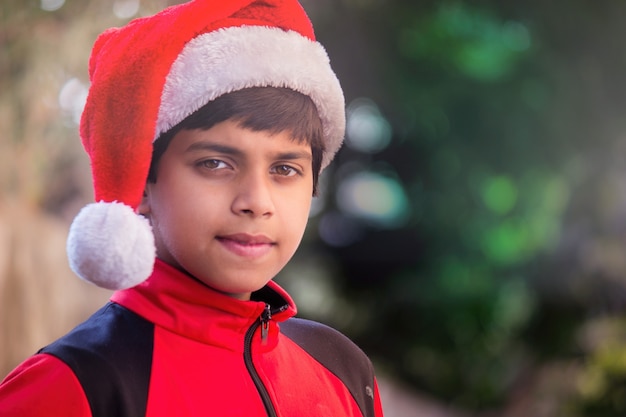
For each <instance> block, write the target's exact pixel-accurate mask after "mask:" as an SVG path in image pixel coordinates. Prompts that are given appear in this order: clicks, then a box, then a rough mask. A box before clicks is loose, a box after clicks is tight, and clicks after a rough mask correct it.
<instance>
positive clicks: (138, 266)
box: [67, 202, 156, 290]
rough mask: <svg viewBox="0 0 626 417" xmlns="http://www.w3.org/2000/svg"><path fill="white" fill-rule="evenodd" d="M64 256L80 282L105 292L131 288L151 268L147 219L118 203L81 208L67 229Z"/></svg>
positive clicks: (151, 238) (153, 251)
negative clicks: (83, 281) (94, 285)
mask: <svg viewBox="0 0 626 417" xmlns="http://www.w3.org/2000/svg"><path fill="white" fill-rule="evenodd" d="M67 254H68V257H69V261H70V267H71V268H72V270H73V271H74V272H75V273H76V274H77V275H78V276H79V277H81V278H82V279H84V280H85V281H88V282H92V283H94V284H96V285H97V286H99V287H102V288H107V289H109V290H120V289H125V288H130V287H134V286H135V285H137V284H140V283H142V282H143V281H145V280H146V279H147V278H148V277H149V276H150V274H152V270H153V268H154V259H155V256H156V249H155V246H154V235H153V234H152V228H151V227H150V224H149V222H148V220H147V219H145V218H144V217H142V216H140V215H138V214H136V213H135V212H134V210H133V209H132V208H131V207H129V206H127V205H125V204H122V203H118V202H112V203H105V202H99V203H93V204H89V205H87V206H85V207H84V208H83V209H82V210H81V211H80V212H79V213H78V215H77V216H76V218H75V219H74V221H73V222H72V225H71V226H70V231H69V236H68V238H67Z"/></svg>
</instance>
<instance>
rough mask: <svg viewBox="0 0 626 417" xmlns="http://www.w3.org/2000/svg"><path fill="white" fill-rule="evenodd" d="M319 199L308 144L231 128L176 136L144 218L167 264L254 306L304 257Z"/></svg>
mask: <svg viewBox="0 0 626 417" xmlns="http://www.w3.org/2000/svg"><path fill="white" fill-rule="evenodd" d="M312 193H313V175H312V167H311V148H310V146H309V145H308V144H306V143H297V142H294V141H292V139H291V136H290V135H289V133H288V132H282V133H279V134H276V135H270V134H269V133H267V132H254V131H251V130H248V129H244V128H241V127H239V126H238V125H237V124H236V123H235V122H232V121H225V122H222V123H219V124H217V125H215V126H213V127H212V128H211V129H209V130H182V131H181V132H179V133H178V134H176V136H174V138H173V139H172V141H171V143H170V144H169V146H168V148H167V150H166V151H165V153H164V154H163V156H162V157H161V160H160V162H159V166H158V171H157V180H156V182H155V183H148V184H147V186H146V195H145V197H144V199H143V201H142V203H141V205H140V207H139V212H140V213H142V214H144V215H146V216H147V217H148V218H149V219H150V222H151V224H152V228H153V232H154V236H155V242H156V247H157V256H158V257H159V258H160V259H162V260H163V261H165V262H167V263H169V264H171V265H173V266H174V267H177V268H179V269H181V270H184V271H186V272H188V273H189V274H191V275H193V276H194V277H196V278H197V279H199V280H201V281H202V282H204V283H205V284H206V285H208V286H210V287H212V288H214V289H216V290H218V291H220V292H223V293H226V294H228V295H231V296H233V297H236V298H239V299H249V297H250V293H251V292H252V291H256V290H258V289H259V288H261V287H262V286H264V285H265V284H266V283H267V282H268V281H269V280H270V279H272V278H273V277H274V276H275V275H276V274H277V273H278V272H279V271H280V270H281V269H282V268H283V266H285V264H286V263H287V262H288V261H289V259H290V258H291V257H292V255H293V254H294V252H295V251H296V248H297V247H298V245H299V243H300V240H301V239H302V235H303V234H304V229H305V227H306V223H307V219H308V215H309V209H310V205H311V198H312Z"/></svg>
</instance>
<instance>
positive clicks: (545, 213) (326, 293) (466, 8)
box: [0, 0, 626, 416]
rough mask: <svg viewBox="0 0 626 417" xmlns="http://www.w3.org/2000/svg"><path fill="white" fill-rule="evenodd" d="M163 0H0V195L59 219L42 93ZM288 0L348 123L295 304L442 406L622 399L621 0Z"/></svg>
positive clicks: (51, 108)
mask: <svg viewBox="0 0 626 417" xmlns="http://www.w3.org/2000/svg"><path fill="white" fill-rule="evenodd" d="M166 3H167V2H165V1H161V2H156V1H155V2H145V1H144V2H137V1H132V0H125V1H122V0H117V1H115V2H112V3H111V2H97V1H67V2H66V3H64V2H63V1H58V0H46V1H43V0H42V1H41V3H37V2H18V1H5V2H3V3H2V6H0V12H1V15H0V21H1V23H2V26H1V28H0V44H1V46H2V49H1V54H2V55H1V57H2V59H1V60H0V87H1V88H2V95H1V96H0V123H2V128H3V129H2V130H3V132H5V135H3V136H2V138H1V139H0V150H1V151H2V156H3V159H2V162H3V163H2V164H0V174H1V175H0V184H1V186H2V192H3V195H11V196H16V195H17V196H19V198H20V199H21V200H27V201H29V202H31V203H32V204H36V205H38V206H40V207H43V208H45V209H46V210H47V211H49V212H51V213H53V214H56V215H58V216H60V217H63V218H66V219H71V218H72V217H73V215H74V214H75V211H76V210H77V208H78V207H80V206H81V205H82V204H83V203H84V202H85V201H86V200H88V199H89V198H90V189H89V183H88V178H87V176H86V175H85V172H87V169H88V168H87V163H86V160H85V157H84V155H82V154H81V153H80V145H79V144H78V139H77V137H76V123H75V121H76V120H75V119H76V118H75V116H76V113H75V110H76V108H75V107H73V105H72V106H69V107H67V106H66V107H64V106H63V105H62V104H59V102H60V101H61V102H64V101H63V100H65V99H68V96H67V95H68V94H69V95H71V94H70V93H71V92H72V91H74V93H73V94H74V98H77V97H78V98H80V94H81V86H85V85H86V84H87V79H86V63H87V57H88V53H89V49H90V46H91V43H92V42H93V40H94V39H95V36H96V34H97V33H99V32H100V31H102V30H103V29H105V28H106V27H109V26H114V25H121V24H123V23H124V22H125V21H127V20H128V18H130V17H131V15H133V16H137V15H145V14H149V13H151V12H153V11H155V10H158V9H160V8H161V7H163V6H164V5H165V4H166ZM172 3H174V2H173V1H170V2H169V4H172ZM303 4H304V6H305V8H307V10H308V11H309V12H310V14H311V17H312V20H313V21H314V24H315V27H316V33H317V35H318V38H319V40H320V41H321V42H322V43H323V44H324V45H325V46H326V47H327V50H328V52H329V55H330V57H331V61H332V63H333V66H334V68H335V69H336V71H337V73H338V76H339V78H340V80H341V81H342V85H343V86H344V90H345V94H346V99H347V102H348V132H347V138H346V146H345V147H344V148H343V149H342V151H341V152H340V153H339V154H338V156H337V159H336V162H335V163H334V164H333V165H332V166H331V167H330V168H329V169H328V170H327V171H326V172H325V173H324V175H323V177H322V194H321V196H320V197H319V198H318V199H317V200H316V202H315V206H314V210H313V213H312V217H311V227H310V228H309V232H308V233H307V235H306V236H305V241H304V243H303V246H302V249H301V250H300V251H299V253H298V254H297V255H296V257H295V258H294V261H293V262H292V263H291V264H290V265H289V266H288V267H287V268H286V269H285V271H284V273H283V274H281V276H280V277H279V279H280V280H281V283H283V284H284V285H285V286H286V287H288V289H289V290H290V291H291V292H292V293H293V294H294V296H295V298H296V300H297V301H298V304H299V306H300V311H301V313H302V314H303V315H306V316H309V317H312V318H315V319H320V320H323V321H326V322H329V323H331V324H333V325H335V326H336V327H338V328H340V329H341V330H343V331H344V332H346V333H347V334H348V335H350V336H351V337H352V338H354V339H355V340H356V341H357V342H358V343H359V344H360V345H361V346H362V347H363V348H364V350H366V351H367V352H368V354H370V355H371V356H372V357H373V358H374V359H375V361H376V364H377V366H378V367H379V371H381V372H383V373H387V374H393V375H394V376H397V377H399V378H402V379H403V380H404V381H405V382H406V383H408V384H410V385H411V386H412V387H414V388H415V389H416V390H421V391H425V392H428V393H429V394H431V395H432V396H433V397H435V398H437V399H439V400H440V401H442V402H445V403H448V404H452V405H454V406H456V407H458V408H464V409H467V410H471V411H483V410H496V409H505V408H507V407H510V404H511V403H512V402H515V401H516V400H517V397H516V396H517V395H519V394H518V393H519V392H525V393H527V394H526V395H530V394H529V392H530V391H532V390H531V389H530V387H529V386H531V385H537V386H540V387H544V386H547V387H549V388H548V389H547V390H546V391H542V392H541V393H540V394H538V395H539V396H540V398H539V397H538V398H539V399H540V400H542V401H545V398H549V397H553V398H554V399H555V401H556V402H558V404H557V405H556V406H554V408H553V409H554V410H556V411H555V413H556V415H571V416H579V415H598V416H600V415H602V416H612V415H623V414H624V409H625V408H626V405H625V404H626V390H625V388H624V387H625V385H624V384H625V383H626V366H625V365H624V363H625V362H624V360H625V359H624V358H625V357H626V353H625V352H626V344H625V343H624V341H625V337H624V331H625V330H624V325H623V313H624V306H626V288H625V283H626V256H625V255H624V254H625V252H626V240H625V239H624V238H625V237H626V182H625V181H624V178H625V177H626V147H625V145H626V141H624V137H625V136H626V118H624V117H623V115H622V113H623V112H624V111H625V109H626V84H624V83H622V82H621V79H622V77H623V74H624V73H626V53H625V52H626V51H625V49H626V47H624V46H623V42H621V40H622V39H623V37H624V35H626V33H625V32H626V29H625V28H624V25H623V20H624V19H623V18H624V17H625V16H626V3H624V2H621V1H618V0H613V1H610V0H603V1H598V2H594V3H593V4H591V3H589V2H582V1H578V2H545V1H539V0H530V1H528V2H523V3H521V2H499V1H495V0H475V1H469V0H467V1H460V0H459V1H447V0H441V1H435V0H427V1H421V2H414V1H412V0H392V1H382V0H342V1H334V0H305V1H303ZM44 5H45V6H46V7H45V8H42V7H43V6H44ZM131 6H132V7H135V8H134V9H133V8H132V7H131ZM46 8H47V9H48V10H45V9H46ZM52 9H54V10H52ZM115 13H117V16H116V15H115ZM68 86H70V87H72V88H69V87H68ZM64 87H66V88H64ZM61 91H65V94H64V95H61ZM61 96H63V99H62V97H61ZM69 98H71V97H69ZM68 102H69V103H72V102H73V101H72V100H69V101H68ZM77 200H78V201H77ZM564 363H565V364H567V365H566V366H563V367H561V364H564ZM554 364H557V365H555V366H553V367H551V365H554ZM546 368H549V369H558V370H559V372H560V371H561V370H563V369H565V370H566V371H563V375H567V376H566V377H564V378H561V379H560V380H562V382H559V384H560V386H559V387H557V386H556V385H555V383H554V381H553V380H552V379H551V377H548V378H547V380H546V381H543V383H541V381H540V382H537V379H540V378H542V377H543V375H546V374H549V372H545V369H546ZM571 373H574V374H575V377H574V378H572V377H571ZM560 380H559V381H560ZM529 381H532V382H529ZM539 399H537V401H538V402H539ZM519 401H525V402H532V401H533V399H530V398H523V400H519ZM502 415H504V414H502ZM527 415H535V416H540V415H542V414H540V413H539V412H532V413H530V414H527ZM544 415H545V414H544Z"/></svg>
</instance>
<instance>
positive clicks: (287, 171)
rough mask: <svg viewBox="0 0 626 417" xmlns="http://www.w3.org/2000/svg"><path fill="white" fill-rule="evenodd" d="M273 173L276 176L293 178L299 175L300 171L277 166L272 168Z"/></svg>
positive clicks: (287, 166) (289, 167)
mask: <svg viewBox="0 0 626 417" xmlns="http://www.w3.org/2000/svg"><path fill="white" fill-rule="evenodd" d="M272 171H273V172H274V173H275V174H278V175H282V176H285V177H291V176H293V175H297V174H299V171H298V170H297V169H295V168H294V167H292V166H289V165H277V166H275V167H274V168H272Z"/></svg>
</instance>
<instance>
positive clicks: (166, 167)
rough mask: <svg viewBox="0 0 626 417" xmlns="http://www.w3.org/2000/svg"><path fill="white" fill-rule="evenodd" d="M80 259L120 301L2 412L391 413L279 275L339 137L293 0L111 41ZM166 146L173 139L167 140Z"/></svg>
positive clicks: (160, 24) (106, 41)
mask: <svg viewBox="0 0 626 417" xmlns="http://www.w3.org/2000/svg"><path fill="white" fill-rule="evenodd" d="M89 67H90V68H89V71H90V77H91V82H92V85H91V88H90V92H89V97H88V100H87V103H86V106H85V110H84V112H83V117H82V120H81V138H82V140H83V144H84V146H85V149H86V151H87V153H88V154H89V156H90V158H91V162H92V171H93V180H94V189H95V194H96V201H97V203H94V204H90V205H88V206H87V207H85V208H83V210H81V212H80V213H79V215H78V216H77V217H76V219H75V220H74V222H73V224H72V226H71V228H70V234H69V237H68V254H69V258H70V265H71V266H72V269H73V270H74V271H75V272H76V273H77V274H78V275H79V276H80V277H81V278H83V279H85V280H88V281H90V282H93V283H95V284H97V285H99V286H102V287H104V288H109V289H115V290H117V291H116V292H115V293H114V294H113V296H112V298H111V302H110V303H108V304H107V305H106V306H104V307H103V308H102V309H100V310H99V311H98V312H97V313H95V314H94V315H93V316H92V317H91V318H90V319H88V320H87V321H86V322H85V323H83V324H81V325H79V326H78V327H77V328H76V329H74V330H73V331H72V332H70V333H69V334H68V335H66V336H64V337H62V338H61V339H59V340H57V341H56V342H54V343H52V344H51V345H49V346H47V347H45V348H44V349H42V350H41V351H40V352H38V353H37V354H36V355H34V356H32V357H31V358H28V359H27V360H26V361H25V362H24V363H22V364H21V365H20V366H19V367H18V368H16V369H15V370H14V371H13V372H12V373H11V374H10V375H9V376H7V377H6V379H5V380H4V381H3V382H2V384H1V385H0V415H2V416H20V417H24V416H70V417H73V416H81V417H82V416H93V417H97V416H124V417H125V416H149V417H154V416H207V415H230V416H267V415H269V416H305V417H306V416H319V415H330V416H381V415H382V409H381V405H380V400H379V397H378V389H377V386H376V381H375V378H374V374H373V370H372V367H371V363H370V362H369V360H368V359H367V357H366V356H365V355H364V354H363V353H362V352H361V351H360V350H359V349H358V348H357V347H356V346H355V345H354V344H353V343H352V342H350V341H349V340H347V339H346V338H345V337H344V336H342V335H341V334H339V333H337V332H336V331H334V330H332V329H329V328H328V327H325V326H323V325H320V324H317V323H313V322H308V321H305V320H301V319H295V318H293V316H294V315H295V313H296V309H295V305H294V303H293V301H292V300H291V298H290V297H289V295H288V294H287V293H286V292H285V291H284V290H282V289H281V288H280V287H279V286H278V285H277V284H275V283H274V282H273V281H271V279H272V278H273V277H274V276H275V275H276V273H278V272H279V271H280V269H281V268H282V267H283V266H284V265H285V264H286V263H287V261H288V260H289V259H290V258H291V256H292V255H293V253H294V252H295V250H296V248H297V246H298V245H299V243H300V239H301V238H302V235H303V233H304V229H305V226H306V222H307V217H308V213H309V208H310V203H311V198H312V195H313V194H314V192H315V189H316V186H317V178H318V175H319V173H320V171H321V170H322V169H324V167H326V166H327V165H328V164H329V163H330V161H331V160H332V158H333V155H334V154H335V152H336V151H337V150H338V148H339V147H340V145H341V141H342V137H343V131H344V126H345V120H344V113H343V111H344V109H343V106H344V103H343V95H342V92H341V88H340V86H339V83H338V81H337V79H336V77H335V75H334V73H333V72H332V70H331V68H330V66H329V64H328V59H327V56H326V53H325V51H324V50H323V48H322V47H321V45H319V44H318V43H317V42H316V41H315V40H314V35H313V31H312V27H311V26H310V22H309V20H308V18H307V16H306V14H305V13H304V11H303V10H302V8H301V7H300V5H299V4H298V3H297V1H296V0H273V1H256V2H253V1H251V0H245V1H244V0H237V1H235V0H233V1H228V2H218V1H207V0H204V1H201V0H195V1H191V2H188V3H184V4H182V5H179V6H174V7H170V8H168V9H165V10H164V11H163V12H161V13H159V14H157V15H155V16H152V17H150V18H145V19H137V20H135V21H133V22H131V23H129V24H128V25H127V26H126V27H124V28H121V29H111V30H109V31H106V32H105V33H103V34H102V35H101V36H100V37H99V38H98V40H97V41H96V43H95V45H94V49H93V52H92V57H91V59H90V65H89ZM155 138H156V139H155Z"/></svg>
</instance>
